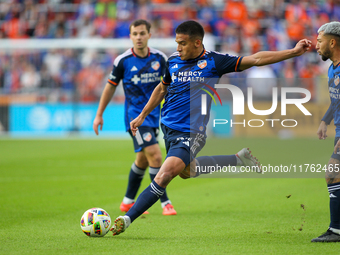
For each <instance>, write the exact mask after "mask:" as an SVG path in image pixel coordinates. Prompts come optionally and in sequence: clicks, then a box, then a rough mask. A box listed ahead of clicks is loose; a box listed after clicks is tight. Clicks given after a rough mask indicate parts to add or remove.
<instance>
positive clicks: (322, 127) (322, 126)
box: [316, 121, 327, 140]
mask: <svg viewBox="0 0 340 255" xmlns="http://www.w3.org/2000/svg"><path fill="white" fill-rule="evenodd" d="M326 133H327V124H326V122H324V121H321V123H320V126H319V129H318V131H317V132H316V134H317V135H318V136H319V139H320V140H321V139H323V140H325V139H326V137H327V134H326Z"/></svg>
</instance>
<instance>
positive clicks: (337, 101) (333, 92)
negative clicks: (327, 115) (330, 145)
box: [328, 63, 340, 137]
mask: <svg viewBox="0 0 340 255" xmlns="http://www.w3.org/2000/svg"><path fill="white" fill-rule="evenodd" d="M339 84H340V63H339V64H337V65H336V66H334V65H333V64H332V65H331V66H330V67H329V69H328V90H329V96H330V98H331V106H330V109H331V114H332V116H333V119H334V125H335V127H336V128H335V131H336V136H337V137H340V86H339Z"/></svg>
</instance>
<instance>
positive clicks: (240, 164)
mask: <svg viewBox="0 0 340 255" xmlns="http://www.w3.org/2000/svg"><path fill="white" fill-rule="evenodd" d="M235 156H236V165H237V166H243V162H242V160H241V159H240V158H239V157H238V156H237V155H236V154H235Z"/></svg>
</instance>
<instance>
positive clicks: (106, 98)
mask: <svg viewBox="0 0 340 255" xmlns="http://www.w3.org/2000/svg"><path fill="white" fill-rule="evenodd" d="M115 91H116V87H115V86H112V85H111V84H110V83H106V85H105V88H104V90H103V93H102V95H101V97H100V101H99V106H98V110H97V114H96V117H95V118H94V121H93V130H94V132H95V133H96V135H98V134H99V132H98V127H99V126H100V131H102V129H103V125H104V120H103V113H104V111H105V108H106V106H107V105H108V104H109V102H110V101H111V98H112V97H113V94H114V93H115Z"/></svg>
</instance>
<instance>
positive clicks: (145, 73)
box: [108, 48, 167, 130]
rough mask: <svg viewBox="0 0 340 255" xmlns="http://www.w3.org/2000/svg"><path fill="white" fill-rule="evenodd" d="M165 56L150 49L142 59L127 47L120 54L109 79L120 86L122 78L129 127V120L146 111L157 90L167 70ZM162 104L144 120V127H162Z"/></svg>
mask: <svg viewBox="0 0 340 255" xmlns="http://www.w3.org/2000/svg"><path fill="white" fill-rule="evenodd" d="M166 61H167V57H166V55H165V54H164V53H163V52H161V51H159V50H156V49H153V48H149V53H148V55H147V56H146V57H145V58H141V57H139V56H138V55H136V54H135V53H134V52H133V48H131V49H128V50H127V51H125V52H124V53H123V54H121V55H119V56H118V57H117V58H116V59H115V61H114V63H113V69H112V72H111V74H110V77H109V79H108V82H109V83H110V84H111V85H113V86H117V85H118V84H119V81H120V80H123V87H124V93H125V126H126V130H129V129H130V121H131V120H133V119H135V118H136V117H137V116H138V115H139V114H140V113H141V111H142V110H143V108H144V106H145V105H146V103H147V102H148V101H149V98H150V96H151V94H152V92H153V90H154V88H155V87H156V86H157V85H158V84H159V83H160V81H161V77H162V76H163V75H164V73H165V64H166ZM159 115H160V107H159V106H158V107H156V108H155V109H154V110H153V111H152V112H151V113H150V114H149V115H148V116H147V117H146V119H145V121H144V123H143V125H142V126H148V127H154V128H156V127H158V126H159Z"/></svg>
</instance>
